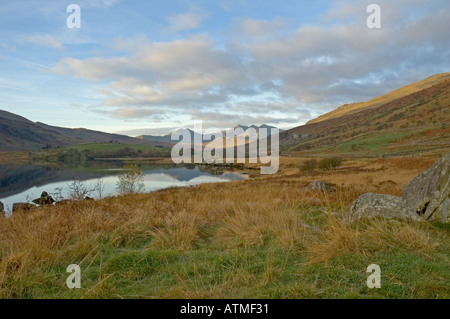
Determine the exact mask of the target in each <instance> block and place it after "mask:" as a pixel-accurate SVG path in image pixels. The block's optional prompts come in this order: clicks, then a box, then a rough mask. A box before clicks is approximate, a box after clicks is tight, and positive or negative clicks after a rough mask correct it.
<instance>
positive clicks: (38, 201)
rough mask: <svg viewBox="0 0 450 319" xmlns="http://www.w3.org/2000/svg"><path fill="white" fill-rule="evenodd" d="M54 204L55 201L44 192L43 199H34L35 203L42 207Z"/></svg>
mask: <svg viewBox="0 0 450 319" xmlns="http://www.w3.org/2000/svg"><path fill="white" fill-rule="evenodd" d="M54 202H55V200H54V199H53V198H52V197H51V196H50V195H49V194H48V193H47V192H42V194H41V197H39V198H36V199H33V203H35V204H38V205H40V206H43V205H52V204H53V203H54Z"/></svg>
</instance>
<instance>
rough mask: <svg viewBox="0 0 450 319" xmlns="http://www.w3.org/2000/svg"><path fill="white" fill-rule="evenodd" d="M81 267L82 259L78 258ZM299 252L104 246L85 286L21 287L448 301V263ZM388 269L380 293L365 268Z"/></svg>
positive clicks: (82, 293) (32, 291)
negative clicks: (315, 259) (317, 260)
mask: <svg viewBox="0 0 450 319" xmlns="http://www.w3.org/2000/svg"><path fill="white" fill-rule="evenodd" d="M80 262H81V260H80ZM305 262H306V258H305V256H304V255H303V254H302V253H301V252H295V251H285V250H281V249H278V248H266V249H257V248H249V249H245V248H239V249H234V250H225V251H220V250H210V249H197V250H191V251H187V252H182V253H180V252H177V251H173V250H149V249H129V248H127V249H124V248H122V249H116V248H113V247H111V246H109V245H108V244H107V243H104V244H103V245H102V246H100V248H99V250H98V251H96V252H95V254H92V255H91V256H89V257H88V258H87V259H85V262H84V263H83V264H82V280H81V282H82V288H81V289H72V290H69V289H67V287H66V286H65V280H66V277H67V276H68V274H67V273H66V272H65V267H66V265H57V266H53V267H51V268H48V269H41V270H40V271H36V275H37V277H34V276H32V277H30V280H29V281H28V282H26V283H25V282H24V283H22V284H23V285H24V286H23V288H22V295H21V296H20V297H25V298H26V297H28V298H40V297H43V298H48V297H50V298H180V297H181V298H230V297H233V298H294V299H297V298H449V297H450V281H449V274H448V271H449V270H448V263H447V262H445V261H444V260H438V259H437V260H434V259H428V258H425V257H423V256H418V255H415V254H414V253H411V252H404V251H396V252H394V253H390V254H387V253H383V254H378V255H376V256H373V257H372V258H369V257H366V256H364V255H353V254H352V255H344V256H340V257H338V258H335V259H334V260H333V261H332V262H331V263H329V264H328V265H325V264H315V265H310V266H307V265H305V264H304V263H305ZM370 263H377V264H379V265H380V267H381V269H382V275H381V282H382V287H381V288H380V289H369V288H367V285H366V279H367V276H368V274H367V273H366V267H367V266H368V265H369V264H370Z"/></svg>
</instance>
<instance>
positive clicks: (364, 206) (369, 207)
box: [347, 193, 420, 220]
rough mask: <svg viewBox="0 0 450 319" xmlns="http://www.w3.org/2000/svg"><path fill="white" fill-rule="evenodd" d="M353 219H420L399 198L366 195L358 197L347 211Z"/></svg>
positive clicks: (372, 194)
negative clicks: (377, 217)
mask: <svg viewBox="0 0 450 319" xmlns="http://www.w3.org/2000/svg"><path fill="white" fill-rule="evenodd" d="M347 216H348V217H349V218H350V219H351V220H353V219H359V218H364V217H369V218H370V217H376V216H379V217H383V218H386V219H392V218H397V219H409V220H420V217H419V216H418V215H417V214H416V213H415V212H414V211H413V210H411V208H410V207H409V206H408V205H407V204H406V202H405V201H404V200H403V198H401V197H399V196H392V195H384V194H374V193H367V194H363V195H361V196H359V197H358V198H357V199H356V200H355V201H353V203H351V204H350V206H349V207H348V209H347Z"/></svg>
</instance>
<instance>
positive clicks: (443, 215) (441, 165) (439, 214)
mask: <svg viewBox="0 0 450 319" xmlns="http://www.w3.org/2000/svg"><path fill="white" fill-rule="evenodd" d="M402 197H403V199H404V200H405V201H406V202H407V204H408V205H409V206H410V207H411V209H412V210H413V211H415V212H416V213H417V214H418V215H420V216H422V217H423V218H425V219H428V220H436V219H441V220H443V221H445V220H448V218H449V216H448V209H449V206H450V154H447V155H445V156H444V157H442V158H441V159H440V160H439V161H437V162H436V163H434V164H433V165H432V166H431V167H430V168H429V169H427V170H426V171H423V172H422V173H420V174H419V175H417V176H416V177H415V178H414V179H412V180H411V181H410V182H409V183H408V184H406V186H405V187H404V188H403V190H402Z"/></svg>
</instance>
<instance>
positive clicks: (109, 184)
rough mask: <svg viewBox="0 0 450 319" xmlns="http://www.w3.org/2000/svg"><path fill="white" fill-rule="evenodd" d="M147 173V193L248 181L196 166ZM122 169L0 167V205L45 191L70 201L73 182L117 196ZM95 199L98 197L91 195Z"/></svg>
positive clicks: (159, 168) (8, 205)
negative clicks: (206, 184)
mask: <svg viewBox="0 0 450 319" xmlns="http://www.w3.org/2000/svg"><path fill="white" fill-rule="evenodd" d="M140 168H141V170H142V172H143V173H144V185H145V192H150V191H155V190H158V189H163V188H168V187H176V186H189V185H198V184H202V183H215V182H226V181H230V180H240V179H244V178H247V176H246V175H245V174H242V173H240V172H228V173H211V172H208V171H205V170H204V169H199V167H197V166H194V165H189V166H182V167H180V166H177V167H171V166H168V165H165V166H162V165H154V166H142V167H140ZM120 171H121V166H114V165H112V164H102V165H99V166H95V167H81V168H80V167H77V169H68V168H64V169H63V168H50V167H44V166H38V165H0V201H2V202H3V204H4V205H5V210H6V211H7V212H9V211H11V209H12V205H13V204H14V203H17V202H30V201H31V200H33V199H35V198H38V197H39V196H40V195H41V193H42V192H43V191H46V192H48V193H49V194H50V195H52V194H55V193H56V192H57V189H59V188H60V189H62V195H63V197H65V198H68V197H69V194H68V186H69V184H70V183H72V181H73V180H74V179H75V180H78V181H82V182H83V184H84V185H86V186H88V187H89V188H91V187H93V186H94V185H95V184H96V183H98V181H101V183H102V185H103V187H104V189H103V192H102V194H103V195H102V196H103V197H106V196H114V195H117V192H116V183H117V180H118V174H119V173H120ZM91 197H94V198H95V197H98V195H97V194H95V193H93V194H91Z"/></svg>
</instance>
